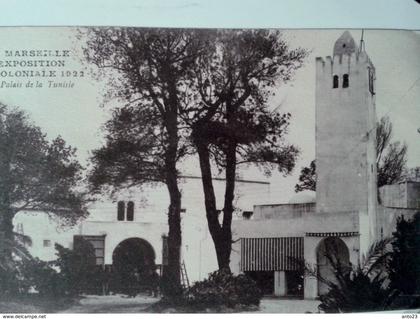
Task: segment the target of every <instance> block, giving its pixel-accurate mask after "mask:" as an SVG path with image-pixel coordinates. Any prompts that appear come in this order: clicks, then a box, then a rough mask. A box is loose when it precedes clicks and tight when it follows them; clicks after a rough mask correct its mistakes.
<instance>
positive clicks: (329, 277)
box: [316, 237, 350, 296]
mask: <svg viewBox="0 0 420 319" xmlns="http://www.w3.org/2000/svg"><path fill="white" fill-rule="evenodd" d="M316 258H317V265H318V275H319V276H320V277H321V278H323V280H318V295H319V296H321V295H324V294H326V293H327V292H328V291H329V287H328V285H327V284H326V283H325V282H324V281H325V280H326V281H330V282H335V281H336V278H335V275H334V273H335V272H334V267H333V264H337V265H340V266H341V267H343V268H346V267H348V266H349V264H350V253H349V249H348V248H347V245H346V244H345V243H344V241H343V240H342V239H340V238H338V237H327V238H324V239H323V240H322V241H321V242H320V243H319V245H318V249H317V256H316ZM331 261H332V262H333V264H331Z"/></svg>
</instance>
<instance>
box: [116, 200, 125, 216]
mask: <svg viewBox="0 0 420 319" xmlns="http://www.w3.org/2000/svg"><path fill="white" fill-rule="evenodd" d="M124 215H125V203H124V202H123V201H119V202H118V214H117V219H118V220H124Z"/></svg>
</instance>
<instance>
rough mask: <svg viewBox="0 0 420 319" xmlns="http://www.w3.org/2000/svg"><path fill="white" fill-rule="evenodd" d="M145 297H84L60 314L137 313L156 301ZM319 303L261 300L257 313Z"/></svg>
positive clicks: (303, 308)
mask: <svg viewBox="0 0 420 319" xmlns="http://www.w3.org/2000/svg"><path fill="white" fill-rule="evenodd" d="M158 300H159V299H158V298H153V297H149V296H145V295H139V296H136V297H134V298H127V297H125V296H122V295H111V296H86V297H85V298H83V299H81V300H80V302H79V303H78V304H76V305H74V306H72V307H70V308H68V309H66V310H64V311H62V313H139V312H144V311H145V309H146V308H147V307H148V306H150V305H151V304H153V303H155V302H156V301H158ZM318 305H319V301H316V300H289V299H279V298H263V299H262V300H261V305H260V309H259V310H257V311H256V312H258V313H305V312H313V313H315V312H318V308H317V307H318Z"/></svg>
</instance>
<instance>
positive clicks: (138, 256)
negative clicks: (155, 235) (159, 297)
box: [111, 238, 156, 295]
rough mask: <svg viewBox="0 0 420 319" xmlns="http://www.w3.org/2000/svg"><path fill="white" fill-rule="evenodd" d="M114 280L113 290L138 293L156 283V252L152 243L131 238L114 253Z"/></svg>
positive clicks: (130, 293)
mask: <svg viewBox="0 0 420 319" xmlns="http://www.w3.org/2000/svg"><path fill="white" fill-rule="evenodd" d="M112 266H113V273H114V276H113V277H114V278H113V279H114V280H113V283H112V288H111V290H112V291H114V292H119V293H125V294H128V295H136V294H137V293H139V292H142V291H146V290H149V289H152V288H153V286H155V285H156V282H155V280H156V265H155V252H154V250H153V247H152V245H150V243H148V242H147V241H146V240H144V239H141V238H129V239H126V240H124V241H122V242H121V243H119V244H118V246H117V247H116V248H115V249H114V252H113V254H112Z"/></svg>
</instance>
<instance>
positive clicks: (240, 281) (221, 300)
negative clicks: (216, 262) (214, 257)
mask: <svg viewBox="0 0 420 319" xmlns="http://www.w3.org/2000/svg"><path fill="white" fill-rule="evenodd" d="M261 298H262V292H261V290H260V289H259V288H258V287H257V284H256V283H255V281H254V280H252V279H251V278H249V277H248V276H246V275H244V274H240V275H233V274H231V273H229V272H226V271H215V272H213V273H211V274H210V275H209V277H208V279H205V280H203V281H200V282H196V283H195V284H194V285H193V286H192V287H191V288H190V289H189V290H188V293H187V298H186V299H187V301H188V304H189V305H191V306H192V307H196V308H198V309H202V308H206V307H210V308H212V307H221V306H226V307H229V308H234V307H236V306H240V305H246V306H250V305H255V306H258V305H259V304H260V300H261Z"/></svg>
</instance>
